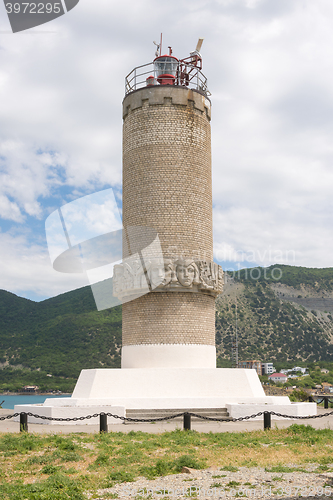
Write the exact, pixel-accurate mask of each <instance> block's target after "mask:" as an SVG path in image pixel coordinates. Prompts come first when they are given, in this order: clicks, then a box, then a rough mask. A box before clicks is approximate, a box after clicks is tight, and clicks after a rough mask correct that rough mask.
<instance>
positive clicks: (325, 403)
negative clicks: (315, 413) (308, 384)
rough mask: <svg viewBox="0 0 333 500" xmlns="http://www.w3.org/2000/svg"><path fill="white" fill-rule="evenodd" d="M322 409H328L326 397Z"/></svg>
mask: <svg viewBox="0 0 333 500" xmlns="http://www.w3.org/2000/svg"><path fill="white" fill-rule="evenodd" d="M324 408H325V409H326V410H327V409H328V397H325V398H324Z"/></svg>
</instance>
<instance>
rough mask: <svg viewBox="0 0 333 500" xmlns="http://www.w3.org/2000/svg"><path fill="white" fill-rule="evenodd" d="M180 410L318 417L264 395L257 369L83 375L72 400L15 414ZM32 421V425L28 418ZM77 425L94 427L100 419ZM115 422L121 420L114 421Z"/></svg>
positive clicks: (307, 406) (311, 407) (312, 408)
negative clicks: (269, 411) (214, 409)
mask: <svg viewBox="0 0 333 500" xmlns="http://www.w3.org/2000/svg"><path fill="white" fill-rule="evenodd" d="M179 408H183V409H185V408H198V409H200V408H227V409H228V411H229V414H230V416H231V417H240V416H246V415H251V414H254V413H258V412H259V411H265V410H268V409H269V410H273V411H278V412H279V413H283V414H288V415H304V414H307V415H315V414H316V411H317V406H316V404H315V403H291V402H290V401H289V398H288V397H286V396H285V397H276V396H274V397H273V396H265V393H264V390H263V388H262V385H261V383H260V380H259V378H258V375H257V373H256V372H255V370H248V369H233V368H133V369H126V368H123V369H103V368H101V369H96V370H82V372H81V374H80V377H79V379H78V381H77V384H76V386H75V389H74V392H73V394H72V397H71V398H57V399H46V401H45V402H44V404H43V405H17V406H15V411H16V412H20V411H21V412H22V411H25V412H32V413H35V414H38V415H47V416H53V417H60V416H61V417H63V418H64V417H74V416H75V417H80V416H83V415H89V414H93V413H100V412H105V413H107V412H110V413H113V414H114V415H119V416H123V415H126V409H179ZM29 421H31V422H33V421H34V420H33V419H31V417H30V418H29ZM35 422H39V423H41V422H44V423H45V421H41V420H35ZM55 423H56V422H55ZM77 423H78V424H83V425H85V424H96V423H97V419H96V418H95V419H91V420H83V421H79V422H77ZM109 423H111V420H109ZM112 423H122V421H121V420H118V419H117V420H115V419H112Z"/></svg>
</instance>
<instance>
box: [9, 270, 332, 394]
mask: <svg viewBox="0 0 333 500" xmlns="http://www.w3.org/2000/svg"><path fill="white" fill-rule="evenodd" d="M236 304H237V324H238V328H237V331H238V342H239V359H241V360H246V359H260V360H262V361H274V362H277V363H280V364H281V363H287V362H290V363H292V362H297V363H300V362H307V363H310V362H314V361H316V362H318V361H323V362H324V361H327V362H329V361H332V354H333V268H329V269H307V268H302V267H292V266H280V265H279V266H278V265H276V266H271V267H269V268H265V269H264V268H253V269H252V270H249V269H247V270H242V271H240V272H237V273H229V274H228V276H227V282H226V284H225V289H224V293H223V294H222V295H221V296H220V297H219V298H218V299H217V301H216V346H217V353H218V366H228V365H229V366H230V363H231V343H232V341H233V339H234V335H235V326H236ZM120 349H121V306H118V307H115V308H113V309H108V310H105V311H100V312H99V311H97V310H96V307H95V302H94V299H93V295H92V292H91V289H90V287H84V288H81V289H78V290H74V291H72V292H68V293H65V294H62V295H59V296H58V297H54V298H51V299H48V300H45V301H43V302H39V303H36V302H32V301H30V300H27V299H23V298H21V297H17V296H16V295H14V294H12V293H9V292H6V291H4V290H0V391H4V390H18V389H19V388H20V387H22V386H23V385H39V386H40V387H41V389H43V390H47V389H50V390H55V389H61V390H67V391H71V390H72V389H73V387H74V384H75V381H76V379H77V377H78V375H79V373H80V370H81V369H83V368H97V367H109V368H116V367H120Z"/></svg>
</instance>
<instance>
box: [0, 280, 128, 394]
mask: <svg viewBox="0 0 333 500" xmlns="http://www.w3.org/2000/svg"><path fill="white" fill-rule="evenodd" d="M120 349H121V308H120V307H116V308H113V309H108V310H105V311H101V312H99V311H97V310H96V307H95V302H94V299H93V295H92V292H91V289H90V287H84V288H81V289H79V290H74V291H72V292H68V293H65V294H62V295H59V296H58V297H54V298H52V299H48V300H45V301H43V302H39V303H35V302H32V301H30V300H26V299H23V298H20V297H17V296H16V295H14V294H12V293H9V292H6V291H3V290H1V291H0V363H1V364H2V366H3V369H2V370H0V390H5V389H6V388H7V387H9V385H8V384H10V382H12V383H14V382H15V381H16V380H19V381H20V382H19V383H21V381H22V379H24V380H25V384H22V385H28V384H33V385H39V386H41V387H42V388H44V389H58V388H59V389H61V388H64V387H66V388H67V390H72V388H73V386H74V382H75V380H76V379H77V377H78V375H79V373H80V370H81V369H83V368H96V367H103V366H104V367H109V368H116V367H120ZM13 368H14V369H13ZM22 369H23V370H24V376H22V375H23V374H22ZM26 369H29V371H27V370H26ZM37 370H38V371H37ZM36 371H37V373H36ZM47 374H48V375H52V377H47ZM59 377H60V378H59ZM64 379H65V380H67V382H65V380H64ZM59 380H60V382H59ZM42 382H43V383H42ZM15 384H16V385H15V388H16V386H17V383H16V382H15ZM9 388H10V389H12V388H13V387H9Z"/></svg>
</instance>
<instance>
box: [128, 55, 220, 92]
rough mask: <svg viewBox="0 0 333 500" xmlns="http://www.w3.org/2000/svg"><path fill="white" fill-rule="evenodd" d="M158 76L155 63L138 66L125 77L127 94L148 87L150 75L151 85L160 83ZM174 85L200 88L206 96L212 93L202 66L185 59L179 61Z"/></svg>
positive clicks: (194, 88)
mask: <svg viewBox="0 0 333 500" xmlns="http://www.w3.org/2000/svg"><path fill="white" fill-rule="evenodd" d="M158 76H159V75H158V74H157V70H156V68H155V66H154V63H149V64H143V65H142V66H137V67H136V68H134V69H133V70H132V71H131V72H130V73H129V74H128V75H127V76H126V78H125V95H127V94H129V93H130V92H134V91H135V90H138V89H141V88H143V87H147V85H148V83H147V78H149V77H152V78H151V79H150V80H149V83H150V85H151V84H152V85H159V83H158V81H157V78H158ZM174 85H175V86H181V87H186V88H188V89H193V90H198V91H199V92H201V93H202V94H204V95H205V96H210V95H211V93H210V92H209V90H208V88H207V78H206V77H205V75H204V74H203V73H202V72H201V70H200V68H198V67H197V66H193V65H191V64H187V63H185V62H183V61H179V63H178V66H177V72H176V76H175V82H174Z"/></svg>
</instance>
